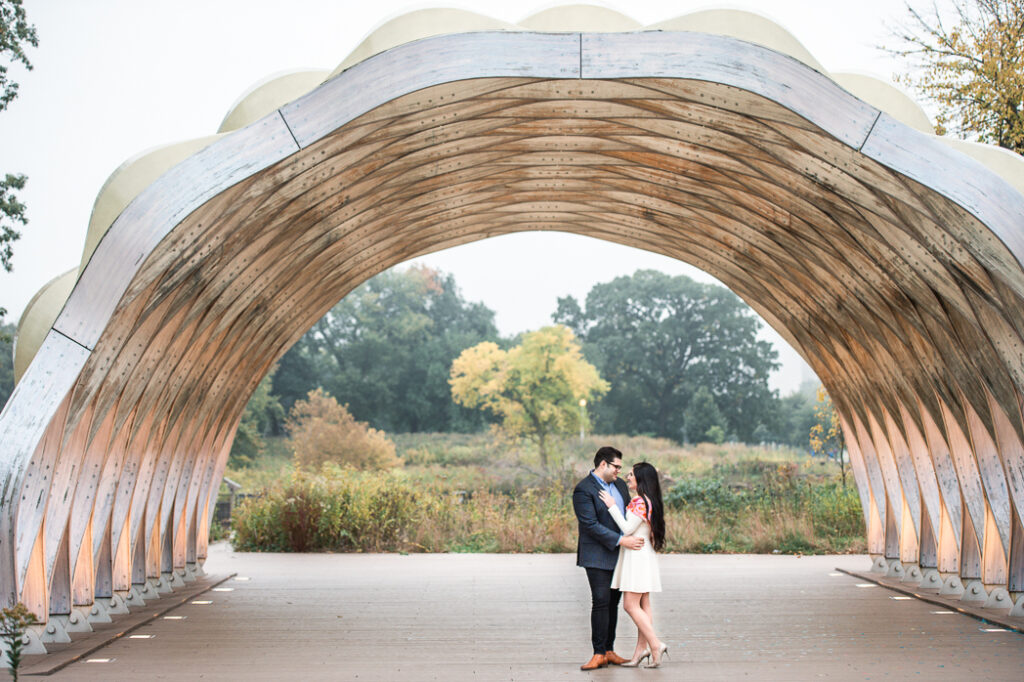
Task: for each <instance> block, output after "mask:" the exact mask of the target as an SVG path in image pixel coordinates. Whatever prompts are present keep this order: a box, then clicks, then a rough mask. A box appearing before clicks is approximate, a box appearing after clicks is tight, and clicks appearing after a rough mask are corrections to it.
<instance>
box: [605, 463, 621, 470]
mask: <svg viewBox="0 0 1024 682" xmlns="http://www.w3.org/2000/svg"><path fill="white" fill-rule="evenodd" d="M608 466H610V467H611V468H612V469H615V470H616V471H622V465H621V464H609V465H608Z"/></svg>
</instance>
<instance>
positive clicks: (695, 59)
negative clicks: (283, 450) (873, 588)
mask: <svg viewBox="0 0 1024 682" xmlns="http://www.w3.org/2000/svg"><path fill="white" fill-rule="evenodd" d="M517 230H563V231H568V232H574V233H578V234H583V235H589V236H593V237H598V238H602V239H607V240H610V241H613V242H618V243H622V244H628V245H632V246H636V247H640V248H644V249H648V250H651V251H655V252H658V253H661V254H664V255H667V256H671V257H675V258H678V259H681V260H685V261H688V262H690V263H693V264H695V265H697V266H699V267H701V268H702V269H704V270H706V271H708V272H709V273H711V274H713V275H714V276H716V277H717V278H719V279H720V280H721V281H722V282H724V283H725V284H727V285H728V286H729V287H731V288H732V289H733V290H734V291H735V292H737V293H738V294H739V295H740V296H742V297H743V298H744V299H745V300H746V301H747V302H748V303H750V304H751V305H752V306H753V307H754V308H755V309H756V310H757V311H758V312H759V313H760V314H761V315H762V316H763V317H764V318H765V319H766V320H767V321H768V322H769V323H770V324H771V325H772V326H773V327H774V328H775V329H776V330H778V331H779V332H780V333H782V334H783V335H784V336H785V337H786V338H787V339H788V340H789V341H790V343H792V345H793V346H794V348H796V349H797V350H798V351H799V352H801V353H802V355H803V356H804V358H805V359H806V360H807V361H808V362H809V363H810V364H811V366H812V367H813V368H814V369H815V371H816V372H817V373H818V375H819V376H820V377H821V378H822V380H823V382H824V383H825V385H826V387H827V389H828V391H829V393H830V394H831V395H832V396H833V398H834V400H835V402H836V404H837V405H838V407H839V409H840V412H841V414H842V417H843V421H844V426H845V429H846V434H847V437H848V442H849V447H850V456H851V460H852V463H853V470H854V473H855V476H856V481H857V486H858V490H859V492H860V496H861V500H862V502H863V507H864V511H865V520H866V523H867V529H868V543H869V548H870V552H871V553H872V555H873V556H874V557H875V558H876V564H877V566H876V567H877V568H878V569H879V570H885V571H888V572H890V573H891V574H894V575H901V576H905V577H906V579H907V580H914V581H919V582H920V581H923V582H924V583H925V584H926V585H934V586H935V587H936V588H942V589H944V590H947V591H951V592H957V591H959V592H963V593H964V594H965V596H966V597H967V598H977V599H986V600H989V601H992V603H993V604H994V605H997V606H999V605H1002V606H1003V607H1005V608H1006V609H1009V608H1010V607H1011V601H1012V600H1013V599H1014V598H1016V597H1018V596H1019V594H1018V593H1020V592H1021V591H1022V590H1024V558H1022V553H1024V533H1022V524H1021V510H1022V509H1024V445H1022V443H1024V417H1022V411H1021V406H1022V400H1024V362H1022V358H1024V341H1022V339H1024V270H1022V267H1021V262H1022V261H1024V198H1022V196H1021V195H1020V194H1019V193H1018V192H1017V191H1016V190H1015V189H1014V188H1013V187H1012V186H1011V185H1010V184H1008V183H1007V182H1006V181H1005V180H1003V179H1002V178H1000V177H999V176H998V175H996V174H995V173H993V172H992V171H990V170H988V169H987V168H986V167H984V166H983V165H982V164H980V163H977V162H975V161H973V160H971V159H970V158H968V157H967V156H965V155H963V154H960V153H958V152H955V151H952V150H950V149H949V148H948V147H947V146H945V145H944V144H942V143H941V142H939V141H938V140H936V139H935V138H933V137H929V136H926V135H923V134H920V133H918V132H915V131H913V130H912V129H910V128H909V127H907V126H905V125H903V124H901V123H899V122H897V121H896V120H895V119H893V118H892V117H891V116H889V115H887V114H885V113H883V112H881V111H880V110H878V109H876V108H874V107H872V106H870V105H868V104H866V103H865V102H863V101H861V100H859V99H857V98H855V97H854V96H852V95H850V94H849V93H848V92H846V91H845V90H843V89H842V88H840V87H839V86H838V85H837V84H836V83H835V82H834V81H833V80H831V79H829V78H828V77H826V76H824V75H823V74H821V73H819V72H818V71H816V70H814V69H812V68H810V67H808V66H807V65H805V64H803V63H801V62H799V61H797V60H795V59H793V58H791V57H788V56H786V55H783V54H780V53H778V52H775V51H772V50H769V49H766V48H764V47H760V46H757V45H754V44H752V43H748V42H744V41H740V40H736V39H733V38H727V37H722V36H715V35H708V34H702V33H686V32H639V33H618V34H612V33H608V34H600V33H593V34H591V33H560V34H549V33H531V32H478V33H464V34H457V35H448V36H441V37H433V38H428V39H424V40H420V41H416V42H412V43H409V44H405V45H402V46H399V47H395V48H392V49H389V50H387V51H384V52H382V53H380V54H378V55H376V56H374V57H372V58H370V59H366V60H364V61H362V62H360V63H358V64H356V65H355V66H352V67H351V68H348V69H347V70H345V71H343V72H342V73H340V74H339V75H336V76H334V77H332V78H331V79H330V80H327V81H326V82H325V83H323V84H322V85H320V86H319V87H317V88H316V89H314V90H312V91H311V92H309V93H308V94H306V95H304V96H302V97H300V98H299V99H297V100H295V101H293V102H290V103H288V104H286V105H284V106H281V107H279V108H277V109H275V110H274V111H273V112H272V113H270V114H269V115H266V116H265V117H263V118H261V119H260V120H258V121H256V122H254V123H252V124H251V125H248V126H247V127H244V128H242V129H240V130H238V131H236V132H233V133H231V134H228V135H225V136H223V137H221V138H219V139H217V140H216V141H214V142H213V143H212V144H209V145H208V146H206V147H205V148H203V149H201V150H200V151H197V152H196V153H194V154H192V155H190V156H188V158H186V159H185V160H184V161H182V162H181V163H179V164H177V165H176V166H174V167H173V168H172V169H171V170H169V171H168V172H166V173H164V174H163V175H162V176H160V178H159V179H158V180H156V181H155V182H153V183H152V184H151V185H149V186H148V187H147V188H146V189H144V190H143V191H142V192H141V193H140V194H138V196H137V197H136V198H135V199H134V200H133V201H132V202H131V203H130V204H129V205H128V206H127V208H125V210H123V211H122V212H121V213H120V215H119V216H118V217H117V219H116V221H114V222H113V225H112V226H111V227H110V229H109V231H108V232H107V233H106V235H105V236H104V237H103V239H102V241H101V242H100V243H99V245H98V247H97V248H96V250H95V252H94V254H93V255H92V257H91V259H90V260H89V262H88V265H87V266H86V267H85V269H84V271H83V272H82V273H81V276H80V277H79V278H78V281H77V284H76V285H75V286H74V289H73V291H72V292H71V294H70V297H69V298H68V300H67V302H66V304H65V305H64V307H63V310H62V312H61V313H60V315H59V316H58V317H57V319H56V320H55V322H54V323H53V324H52V326H51V327H49V328H48V331H47V333H46V336H45V338H44V339H43V340H42V343H41V345H40V348H39V351H38V353H37V354H36V356H35V359H34V360H33V361H32V364H31V365H30V366H29V367H28V369H27V371H26V372H25V374H24V376H23V377H22V379H21V381H20V383H19V384H18V386H17V388H16V390H15V393H14V395H13V396H12V398H11V400H10V402H9V403H8V405H7V407H6V408H5V410H4V411H3V413H2V415H0V439H2V442H3V445H4V447H3V452H2V453H0V458H2V459H0V475H2V480H3V487H2V491H0V492H2V495H3V497H2V513H0V581H2V582H0V589H2V594H3V600H4V602H5V603H11V602H14V601H18V600H20V601H24V602H25V603H26V604H27V605H28V606H29V607H30V608H31V609H32V610H33V611H35V612H36V613H37V614H39V615H40V616H42V617H44V618H46V617H49V618H50V620H51V622H59V621H61V620H62V619H63V620H66V619H68V618H69V617H72V618H73V617H74V616H75V614H76V613H77V610H78V609H82V613H84V614H86V616H88V613H89V611H90V610H92V613H93V614H94V615H95V614H96V613H97V612H101V611H103V609H108V610H109V609H112V608H119V607H121V606H123V605H124V603H125V602H126V601H127V603H128V605H129V607H130V605H131V603H133V601H134V602H138V601H139V600H141V599H144V598H145V597H146V595H147V594H151V593H153V592H157V591H163V590H166V589H168V588H169V587H171V586H173V585H174V584H175V583H177V582H180V581H181V580H188V579H190V577H191V576H192V575H193V574H194V572H195V571H196V570H199V569H198V565H199V564H201V562H202V560H203V558H204V557H205V554H206V544H207V528H208V525H209V515H210V512H211V508H212V505H213V502H214V499H215V497H216V489H217V486H218V485H219V482H220V479H221V476H222V471H223V467H224V464H225V461H226V459H227V454H228V450H229V448H230V444H231V441H232V438H233V434H234V431H235V428H236V426H237V424H238V421H239V418H240V415H241V413H242V410H243V408H244V406H245V404H246V401H247V399H248V397H249V395H250V393H251V392H252V390H253V389H254V387H255V385H256V384H257V383H258V381H259V380H260V378H261V377H262V376H263V374H264V373H265V372H266V371H267V370H268V368H269V367H270V366H271V365H272V363H273V362H274V361H275V360H276V359H277V358H278V357H279V356H280V355H281V354H283V353H284V352H285V350H286V349H287V348H288V347H289V346H290V345H291V344H292V343H293V342H294V341H295V340H297V339H298V338H299V337H300V336H301V335H302V334H303V333H304V332H305V330H306V329H308V328H309V327H310V326H311V325H312V324H313V323H314V322H315V321H316V320H317V319H318V318H319V317H320V316H322V315H323V314H324V313H325V312H326V311H327V310H328V309H329V308H330V307H331V306H332V305H334V304H335V303H336V302H337V301H338V300H339V299H340V298H341V297H343V296H344V295H345V294H346V293H347V292H349V291H351V290H352V289H353V288H354V287H356V286H357V285H358V284H360V283H361V282H363V281H365V280H366V279H367V278H369V277H371V276H372V275H374V274H376V273H378V272H380V271H382V270H384V269H386V268H388V267H391V266H393V265H395V264H397V263H400V262H402V261H404V260H407V259H409V258H413V257H415V256H418V255H421V254H424V253H428V252H431V251H435V250H439V249H444V248H448V247H451V246H454V245H457V244H462V243H466V242H470V241H473V240H477V239H481V238H485V237H489V236H493V235H499V234H505V233H509V232H513V231H517ZM523 265H524V267H525V268H528V267H529V264H528V263H524V264H523ZM965 590H966V591H965ZM993 600H994V601H993ZM1020 607H1021V605H1020V603H1019V602H1018V604H1017V606H1016V608H1017V609H1019V608H1020Z"/></svg>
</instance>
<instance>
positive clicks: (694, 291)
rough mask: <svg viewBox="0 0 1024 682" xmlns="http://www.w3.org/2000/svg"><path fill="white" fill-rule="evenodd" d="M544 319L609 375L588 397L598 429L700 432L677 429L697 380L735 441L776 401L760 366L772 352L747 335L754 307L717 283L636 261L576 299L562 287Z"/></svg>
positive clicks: (771, 361)
mask: <svg viewBox="0 0 1024 682" xmlns="http://www.w3.org/2000/svg"><path fill="white" fill-rule="evenodd" d="M554 319H555V321H556V322H560V323H562V324H565V325H567V326H569V327H570V328H571V329H572V330H573V331H574V332H575V333H576V335H577V336H578V337H579V338H580V339H581V340H582V341H583V342H584V343H583V347H584V352H585V353H586V356H587V358H588V359H589V360H590V361H591V362H593V363H594V364H595V365H596V366H597V367H598V369H599V370H600V372H601V375H602V376H603V377H604V378H605V379H607V380H608V381H609V383H610V384H611V390H610V391H609V393H608V396H607V397H606V398H605V399H604V400H603V401H602V402H601V404H600V405H599V406H598V419H599V424H600V425H601V427H602V428H603V429H605V430H606V431H612V432H615V433H628V434H637V433H650V434H654V435H657V436H661V437H666V438H672V439H675V440H683V439H685V438H687V437H689V438H694V437H703V436H704V432H703V431H701V432H700V433H697V432H694V431H692V430H691V429H689V428H688V427H687V433H685V434H684V433H683V428H684V419H683V415H684V412H685V410H686V409H687V406H688V405H689V403H690V401H691V399H692V397H693V396H694V393H695V392H696V391H697V389H698V388H700V387H702V386H703V387H706V389H707V391H709V393H710V395H711V396H712V397H713V399H714V401H715V403H716V405H717V407H718V409H719V410H720V411H721V414H722V415H723V417H724V422H723V423H722V426H723V429H724V430H725V431H726V432H727V433H734V434H736V436H737V437H738V438H740V439H742V440H744V441H750V440H751V439H752V438H753V431H754V429H755V428H756V426H757V424H758V423H760V422H765V423H767V422H769V421H770V419H771V417H772V415H773V410H774V409H776V406H777V405H776V404H777V396H776V395H775V393H774V391H772V390H771V389H769V387H768V375H769V374H770V372H771V371H772V370H773V369H775V367H777V362H776V357H777V354H776V352H775V350H774V349H773V348H772V347H771V344H769V343H768V342H766V341H759V340H757V338H756V335H757V330H758V328H759V326H760V321H759V320H758V318H757V316H756V315H755V314H754V313H753V311H751V310H750V308H749V307H748V306H747V305H745V304H744V303H743V301H741V300H740V299H739V298H738V297H737V296H736V295H735V294H733V293H732V292H731V291H729V290H728V289H726V288H724V287H721V286H717V285H713V284H701V283H698V282H695V281H693V280H692V279H690V278H689V277H685V276H676V277H672V276H669V275H666V274H663V273H660V272H655V271H653V270H640V271H637V272H636V273H635V274H633V275H632V276H630V277H618V278H616V279H614V280H612V281H611V282H607V283H604V284H598V285H596V286H594V287H593V288H592V289H591V290H590V292H589V293H588V294H587V300H586V307H585V308H584V307H581V306H580V304H579V303H578V302H577V301H576V300H575V299H574V298H572V297H571V296H570V297H566V298H561V299H559V301H558V310H557V312H556V313H555V315H554Z"/></svg>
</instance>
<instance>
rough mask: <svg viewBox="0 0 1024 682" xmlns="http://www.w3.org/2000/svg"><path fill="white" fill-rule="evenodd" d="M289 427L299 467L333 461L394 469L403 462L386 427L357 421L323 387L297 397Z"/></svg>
mask: <svg viewBox="0 0 1024 682" xmlns="http://www.w3.org/2000/svg"><path fill="white" fill-rule="evenodd" d="M285 428H286V429H287V430H288V435H289V436H290V445H291V447H292V453H293V456H294V458H295V464H296V466H299V467H304V468H307V469H313V470H316V469H319V468H320V467H321V466H322V465H323V464H325V463H327V462H333V463H335V464H340V465H343V466H351V467H354V468H356V469H390V468H392V467H396V466H398V465H399V464H401V463H402V460H400V459H399V458H398V456H397V455H395V444H394V443H393V442H391V440H390V439H389V438H388V437H387V435H386V434H385V433H384V432H383V431H378V430H377V429H374V428H371V427H370V426H369V425H367V424H366V423H365V422H358V421H356V420H355V417H353V416H352V415H351V414H350V413H349V411H348V410H347V409H346V408H345V406H344V405H339V404H338V401H337V400H335V399H334V397H333V396H330V395H328V394H327V393H325V392H324V391H323V390H322V389H319V388H318V389H316V390H314V391H310V392H309V395H308V396H307V397H306V399H305V400H297V401H295V405H294V406H293V407H292V411H291V413H290V414H289V417H288V420H287V421H286V422H285Z"/></svg>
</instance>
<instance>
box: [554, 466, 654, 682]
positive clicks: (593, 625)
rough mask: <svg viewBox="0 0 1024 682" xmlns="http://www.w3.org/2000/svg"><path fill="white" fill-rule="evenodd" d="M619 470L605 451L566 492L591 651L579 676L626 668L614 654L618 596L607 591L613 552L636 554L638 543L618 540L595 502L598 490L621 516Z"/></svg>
mask: <svg viewBox="0 0 1024 682" xmlns="http://www.w3.org/2000/svg"><path fill="white" fill-rule="evenodd" d="M621 469H622V453H621V452H619V451H618V450H616V449H615V448H613V447H608V446H605V447H603V448H601V449H600V450H598V451H597V454H596V455H594V470H593V471H591V472H590V474H589V475H588V476H587V477H586V478H584V479H583V480H582V481H580V482H579V483H578V484H576V488H575V489H574V490H573V491H572V508H573V511H575V512H576V520H577V521H579V526H580V540H579V545H578V546H577V549H576V565H577V566H582V567H583V568H585V569H586V571H587V580H588V581H589V582H590V598H591V609H590V639H591V642H592V643H593V645H594V657H593V658H591V659H590V660H589V661H588V662H587V663H585V664H584V665H582V666H580V670H595V669H596V668H603V667H605V666H606V665H608V664H609V663H611V664H612V665H622V664H623V663H626V662H627V659H625V658H623V657H622V656H619V655H618V654H616V653H615V651H614V648H615V625H616V623H617V621H618V617H619V598H620V597H621V593H620V592H619V591H618V590H613V589H612V573H614V572H615V564H616V562H618V559H619V547H620V546H622V547H625V548H627V549H631V550H632V549H640V548H641V547H643V545H644V540H643V538H635V537H631V536H623V535H622V533H621V532H619V527H618V526H617V525H616V524H615V519H613V518H612V515H611V514H609V513H608V507H607V506H606V505H605V504H604V502H602V501H601V498H600V497H599V494H600V493H601V491H602V490H605V491H607V492H608V493H609V494H610V495H611V496H612V498H613V499H614V500H615V504H616V505H618V507H619V509H620V510H621V511H622V513H623V515H625V513H626V501H627V500H628V499H629V489H628V488H627V487H626V484H625V483H624V482H622V481H621V480H620V479H619V471H620V470H621Z"/></svg>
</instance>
